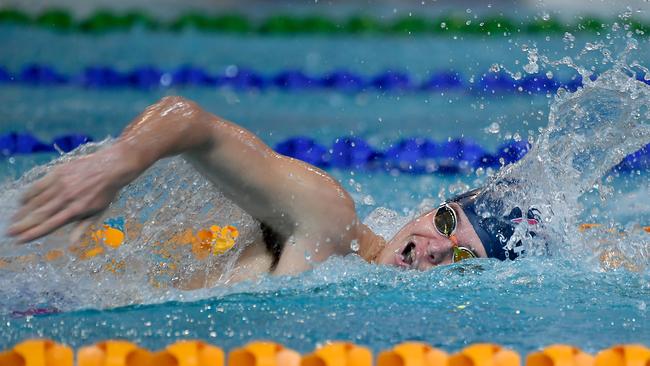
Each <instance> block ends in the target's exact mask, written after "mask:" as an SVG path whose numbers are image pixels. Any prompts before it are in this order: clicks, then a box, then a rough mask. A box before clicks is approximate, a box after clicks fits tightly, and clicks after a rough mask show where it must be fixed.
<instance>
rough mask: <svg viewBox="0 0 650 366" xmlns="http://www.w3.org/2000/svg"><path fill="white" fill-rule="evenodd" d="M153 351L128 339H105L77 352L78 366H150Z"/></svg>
mask: <svg viewBox="0 0 650 366" xmlns="http://www.w3.org/2000/svg"><path fill="white" fill-rule="evenodd" d="M151 358H152V355H151V352H149V351H147V350H144V349H142V348H140V347H138V346H137V345H135V344H134V343H131V342H127V341H116V340H111V341H104V342H100V343H97V344H95V345H93V346H89V347H82V348H81V349H79V351H78V352H77V366H148V365H150V364H151Z"/></svg>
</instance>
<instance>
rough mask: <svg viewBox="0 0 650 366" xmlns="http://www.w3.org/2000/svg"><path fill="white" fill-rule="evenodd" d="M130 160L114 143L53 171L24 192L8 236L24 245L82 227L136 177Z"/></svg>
mask: <svg viewBox="0 0 650 366" xmlns="http://www.w3.org/2000/svg"><path fill="white" fill-rule="evenodd" d="M130 161H131V160H130V159H129V157H128V156H127V155H126V152H125V151H124V148H123V147H122V146H120V145H119V144H116V145H113V146H111V147H109V148H106V149H104V150H100V151H98V152H96V153H94V154H91V155H88V156H84V157H81V158H79V159H77V160H73V161H71V162H69V163H66V164H63V165H60V166H58V167H56V168H54V169H53V170H52V171H51V172H50V173H48V174H47V175H46V176H45V177H43V178H42V179H40V180H38V181H37V182H35V183H34V184H33V185H32V186H31V187H29V189H28V190H27V191H26V192H25V194H24V195H23V197H22V199H21V207H20V209H19V210H18V212H17V213H16V214H15V215H14V217H13V219H12V221H13V222H12V224H11V226H10V227H9V229H8V231H7V234H8V235H10V236H14V237H16V239H17V241H18V242H19V243H25V242H28V241H31V240H34V239H38V238H40V237H42V236H45V235H47V234H49V233H51V232H53V231H54V230H56V229H58V228H59V227H61V226H64V225H66V224H69V223H72V222H75V221H80V222H81V225H80V228H81V226H84V223H86V222H88V221H90V220H92V219H94V218H96V217H97V216H99V215H100V214H101V213H102V212H103V211H104V210H105V209H106V208H107V207H108V205H109V204H110V203H111V201H112V200H113V198H115V195H116V194H117V192H118V191H119V190H120V188H122V187H123V186H124V185H125V184H128V183H129V182H130V181H131V180H132V179H134V178H135V176H137V172H134V169H133V168H132V166H134V165H135V164H131V163H130ZM77 231H79V230H77ZM73 236H74V234H73Z"/></svg>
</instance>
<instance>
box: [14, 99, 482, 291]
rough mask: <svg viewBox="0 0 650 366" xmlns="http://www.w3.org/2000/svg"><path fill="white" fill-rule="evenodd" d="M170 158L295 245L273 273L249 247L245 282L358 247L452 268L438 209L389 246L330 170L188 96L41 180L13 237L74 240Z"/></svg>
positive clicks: (465, 232)
mask: <svg viewBox="0 0 650 366" xmlns="http://www.w3.org/2000/svg"><path fill="white" fill-rule="evenodd" d="M173 155H182V156H183V157H184V158H185V159H187V160H188V161H189V162H190V163H192V165H193V166H194V167H195V168H196V169H197V170H198V171H200V172H201V173H202V174H203V175H204V176H205V177H206V178H207V179H208V180H210V181H211V182H212V183H214V184H215V186H217V187H219V189H220V190H221V191H222V192H223V194H224V195H225V196H226V197H227V198H229V199H231V200H232V201H233V202H234V203H236V204H237V205H238V206H239V207H241V208H242V209H243V210H244V211H246V212H247V213H249V214H250V215H251V216H253V217H254V218H256V219H257V220H259V221H260V222H264V223H265V224H266V225H267V226H269V227H271V228H272V229H273V230H274V231H275V232H277V233H279V234H281V236H282V237H284V238H290V240H289V239H287V242H286V243H284V244H285V245H284V246H283V250H282V253H281V255H280V258H279V261H278V264H277V266H275V268H269V260H268V258H267V256H268V255H269V254H268V253H266V252H265V251H264V250H260V248H257V247H254V248H251V249H250V250H247V251H246V252H245V253H244V254H243V255H242V256H241V258H240V260H239V264H241V265H242V271H240V272H242V273H241V274H242V277H241V278H244V277H246V278H250V277H253V276H256V275H258V274H261V273H272V274H277V275H282V274H296V273H300V272H303V271H305V270H308V269H311V268H313V265H314V264H315V263H318V262H322V261H324V260H326V259H327V258H329V257H330V256H333V255H346V254H350V253H352V252H353V250H352V249H351V247H352V243H354V242H356V243H357V244H358V246H359V250H358V252H357V253H358V254H359V255H360V256H361V257H362V258H364V259H365V260H367V261H368V262H371V263H378V264H387V265H395V266H400V267H405V268H413V269H419V270H426V269H429V268H431V267H433V266H436V265H441V264H449V263H451V262H452V257H453V245H452V241H451V240H450V239H449V238H447V237H445V236H444V235H441V234H440V233H439V232H438V231H437V230H436V229H435V227H434V224H433V217H434V215H435V210H434V211H432V212H429V213H427V214H424V215H422V216H420V217H419V218H417V219H415V220H413V221H412V222H410V223H409V224H407V225H406V226H404V227H403V228H402V229H401V230H400V231H399V233H398V234H397V235H396V236H395V237H394V238H393V239H391V240H389V241H388V242H386V241H385V240H384V239H383V238H381V237H380V236H379V235H377V234H375V233H373V232H372V231H371V230H370V229H369V228H368V227H366V226H365V225H364V224H363V223H362V222H361V220H359V218H358V217H357V215H356V210H355V205H354V201H353V200H352V198H351V197H350V195H349V194H348V193H347V192H346V191H345V190H344V189H343V187H341V185H340V184H339V183H338V182H337V181H336V180H335V179H334V178H332V177H331V176H329V175H328V174H327V173H326V172H324V171H322V170H320V169H318V168H316V167H314V166H311V165H309V164H307V163H305V162H302V161H299V160H295V159H292V158H290V157H286V156H283V155H280V154H277V153H276V152H274V151H273V150H272V149H271V148H270V147H269V146H267V145H266V144H264V143H263V141H261V140H260V139H259V138H258V137H257V136H255V135H254V134H252V133H251V132H250V131H247V130H245V129H244V128H242V127H241V126H239V125H237V124H234V123H232V122H229V121H226V120H224V119H222V118H220V117H217V116H215V115H213V114H210V113H208V112H206V111H205V110H203V109H202V108H201V107H200V106H198V105H197V104H196V103H194V102H192V101H189V100H187V99H184V98H182V97H166V98H163V99H161V100H160V101H159V102H158V103H155V104H153V105H151V106H150V107H148V108H147V109H146V110H145V111H144V112H143V113H141V114H140V115H139V116H138V117H136V118H135V119H134V120H133V121H132V123H131V124H130V125H129V126H128V127H127V128H126V129H125V130H124V131H123V133H122V135H121V136H120V137H119V138H118V139H116V140H115V142H114V143H113V144H112V145H110V146H107V147H105V148H103V149H102V150H100V151H98V152H95V153H93V154H90V155H87V156H83V157H81V158H79V159H76V160H73V161H70V162H67V163H65V164H62V165H60V166H57V167H56V168H55V169H53V170H52V171H50V172H49V173H48V174H47V175H46V176H45V177H44V178H42V179H40V180H39V181H37V182H36V183H34V184H33V185H32V186H31V187H30V188H29V189H27V191H26V193H25V195H24V197H23V199H22V201H21V207H20V209H19V210H18V212H17V213H16V214H15V215H14V218H13V223H12V225H11V227H10V228H9V229H8V233H7V234H9V235H10V236H14V237H15V238H16V240H17V242H19V243H24V242H28V241H31V240H35V239H38V238H40V237H43V236H45V235H47V234H49V233H51V232H53V231H55V230H57V229H59V228H61V227H63V226H65V225H67V224H73V223H76V224H77V225H78V227H77V229H76V230H74V231H73V235H72V238H71V242H74V241H75V237H76V238H78V237H79V236H80V233H83V232H84V231H85V230H86V228H87V227H88V226H89V225H90V224H92V223H93V222H94V221H96V220H98V219H99V218H100V217H101V213H102V212H104V210H106V209H107V208H108V206H109V204H110V203H111V202H112V200H113V199H115V197H116V195H117V193H118V192H119V190H120V189H121V188H122V187H124V186H126V185H127V184H128V183H129V182H131V181H133V180H134V179H135V178H137V177H138V176H139V175H140V174H142V173H143V172H144V171H145V170H146V169H148V168H149V167H150V166H151V165H152V164H153V163H155V162H156V161H158V160H160V159H162V158H165V157H168V156H173ZM105 166H111V167H112V169H104V168H103V167H105ZM242 167H245V169H243V168H242ZM451 206H452V208H453V209H454V210H455V212H456V215H457V217H458V225H457V228H456V231H455V232H454V234H455V236H456V238H457V240H458V244H459V245H461V246H464V247H467V248H469V249H471V250H473V251H474V252H475V253H476V254H477V256H478V257H485V256H486V254H485V249H484V248H483V246H482V245H481V243H480V240H479V238H478V236H477V235H476V233H475V232H474V230H473V228H472V226H471V224H470V223H469V221H468V219H467V217H466V216H465V214H464V213H463V212H462V210H461V209H460V207H459V206H458V205H456V204H451ZM409 243H411V245H410V246H409ZM406 248H408V249H409V250H408V251H407V252H410V253H406V254H408V256H407V257H405V256H404V253H405V249H406ZM411 249H412V250H411ZM307 253H308V254H309V256H307V255H306V254H307ZM244 264H246V265H244ZM244 272H245V273H244ZM199 282H201V283H204V284H205V283H209V282H210V281H199Z"/></svg>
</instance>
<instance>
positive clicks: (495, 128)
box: [485, 122, 501, 134]
mask: <svg viewBox="0 0 650 366" xmlns="http://www.w3.org/2000/svg"><path fill="white" fill-rule="evenodd" d="M499 131H501V126H500V125H499V122H492V123H490V125H489V126H488V127H487V128H486V129H485V132H487V133H491V134H497V133H499Z"/></svg>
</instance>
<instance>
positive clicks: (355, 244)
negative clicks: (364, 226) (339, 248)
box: [350, 239, 359, 252]
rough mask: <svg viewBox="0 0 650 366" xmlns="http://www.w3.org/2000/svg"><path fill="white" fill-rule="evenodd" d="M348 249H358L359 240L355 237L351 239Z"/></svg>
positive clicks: (354, 250) (356, 250) (355, 250)
mask: <svg viewBox="0 0 650 366" xmlns="http://www.w3.org/2000/svg"><path fill="white" fill-rule="evenodd" d="M350 249H352V251H353V252H358V251H359V242H358V241H357V240H356V239H355V240H352V242H351V243H350Z"/></svg>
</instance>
